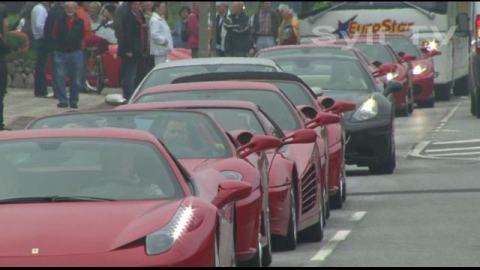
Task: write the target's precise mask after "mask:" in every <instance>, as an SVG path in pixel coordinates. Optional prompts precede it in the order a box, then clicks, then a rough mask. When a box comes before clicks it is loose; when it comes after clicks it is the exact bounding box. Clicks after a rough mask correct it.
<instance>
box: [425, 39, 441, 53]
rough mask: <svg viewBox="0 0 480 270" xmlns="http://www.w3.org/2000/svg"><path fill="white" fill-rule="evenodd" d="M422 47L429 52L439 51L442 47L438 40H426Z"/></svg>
mask: <svg viewBox="0 0 480 270" xmlns="http://www.w3.org/2000/svg"><path fill="white" fill-rule="evenodd" d="M422 47H423V48H426V49H427V50H429V51H432V50H438V47H440V41H439V40H437V39H433V40H424V41H423V42H422Z"/></svg>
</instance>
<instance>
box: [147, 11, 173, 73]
mask: <svg viewBox="0 0 480 270" xmlns="http://www.w3.org/2000/svg"><path fill="white" fill-rule="evenodd" d="M153 11H154V12H153V15H152V18H151V19H150V54H151V55H153V56H154V57H155V65H158V64H160V63H165V61H166V60H167V55H168V53H170V52H171V51H173V40H172V35H171V33H170V27H168V23H167V21H165V14H166V11H167V5H166V3H165V2H156V3H155V4H154V5H153Z"/></svg>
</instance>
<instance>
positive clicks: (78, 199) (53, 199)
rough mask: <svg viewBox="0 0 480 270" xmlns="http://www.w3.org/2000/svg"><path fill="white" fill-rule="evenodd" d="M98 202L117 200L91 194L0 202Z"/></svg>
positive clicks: (4, 200) (9, 199)
mask: <svg viewBox="0 0 480 270" xmlns="http://www.w3.org/2000/svg"><path fill="white" fill-rule="evenodd" d="M86 201H87V202H97V201H115V200H114V199H108V198H99V197H89V196H44V197H19V198H8V199H3V200H0V204H9V203H39V202H86Z"/></svg>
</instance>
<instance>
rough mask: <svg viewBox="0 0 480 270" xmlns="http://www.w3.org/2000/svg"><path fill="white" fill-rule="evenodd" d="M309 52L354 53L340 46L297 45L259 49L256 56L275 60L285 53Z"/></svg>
mask: <svg viewBox="0 0 480 270" xmlns="http://www.w3.org/2000/svg"><path fill="white" fill-rule="evenodd" d="M309 54H317V55H318V54H320V55H322V54H324V55H326V56H328V55H342V56H353V57H355V53H354V52H353V51H351V50H344V49H342V48H332V47H313V48H312V47H310V48H309V47H304V48H302V47H297V48H281V49H278V50H266V51H260V52H258V53H257V57H260V58H268V59H272V60H275V58H277V57H282V56H285V55H288V56H291V55H309Z"/></svg>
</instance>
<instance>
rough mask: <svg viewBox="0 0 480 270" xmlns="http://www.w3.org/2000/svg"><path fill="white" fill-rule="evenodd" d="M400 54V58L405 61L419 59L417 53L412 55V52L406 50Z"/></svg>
mask: <svg viewBox="0 0 480 270" xmlns="http://www.w3.org/2000/svg"><path fill="white" fill-rule="evenodd" d="M398 56H400V58H401V59H402V61H403V62H410V61H413V60H416V59H417V57H415V55H411V54H408V53H404V52H399V53H398Z"/></svg>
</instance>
